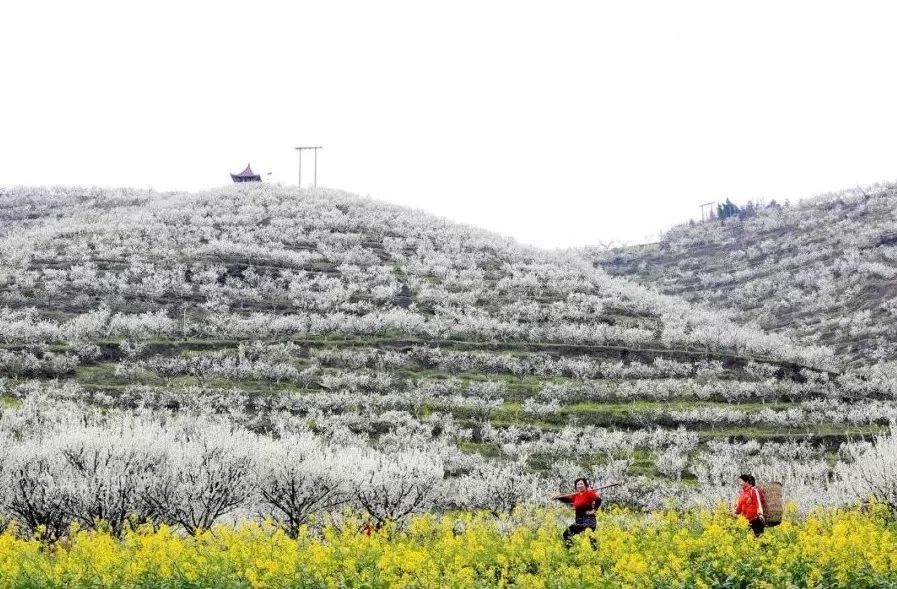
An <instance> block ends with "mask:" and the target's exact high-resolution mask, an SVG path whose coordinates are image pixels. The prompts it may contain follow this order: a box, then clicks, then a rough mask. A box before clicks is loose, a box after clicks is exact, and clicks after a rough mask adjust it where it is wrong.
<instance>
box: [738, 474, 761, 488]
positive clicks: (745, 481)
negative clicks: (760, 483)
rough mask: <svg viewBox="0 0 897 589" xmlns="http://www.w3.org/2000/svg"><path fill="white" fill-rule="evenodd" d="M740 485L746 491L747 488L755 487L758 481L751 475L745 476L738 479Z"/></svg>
mask: <svg viewBox="0 0 897 589" xmlns="http://www.w3.org/2000/svg"><path fill="white" fill-rule="evenodd" d="M738 484H740V485H741V488H742V489H744V488H745V487H753V486H754V485H756V484H757V479H755V478H754V477H753V476H751V475H749V474H743V475H741V476H740V477H738Z"/></svg>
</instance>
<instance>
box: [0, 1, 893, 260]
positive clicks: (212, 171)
mask: <svg viewBox="0 0 897 589" xmlns="http://www.w3.org/2000/svg"><path fill="white" fill-rule="evenodd" d="M890 6H891V5H889V3H881V4H871V3H862V2H849V3H847V2H840V3H826V2H808V3H784V2H750V3H748V2H722V1H718V0H717V1H711V2H608V3H598V2H582V3H565V2H543V3H530V2H520V1H518V2H507V3H505V2H486V1H484V0H480V1H477V2H464V1H459V0H452V1H451V2H442V3H435V2H424V1H416V2H403V3H393V2H380V1H378V2H357V3H347V2H339V1H321V2H248V1H244V2H239V3H233V2H221V1H218V2H207V3H206V2H189V1H187V0H181V1H179V2H167V1H153V2H142V3H140V4H139V5H138V3H136V2H120V1H119V2H93V1H88V0H79V1H78V2H69V1H66V2H42V1H31V2H9V3H7V4H5V5H4V7H3V10H2V16H0V56H2V64H3V68H2V78H0V80H2V81H0V108H2V113H3V115H4V120H3V123H2V127H0V166H2V172H0V185H6V186H9V185H18V184H27V185H41V184H43V185H49V184H67V185H73V184H79V185H102V186H134V187H149V186H152V187H154V188H156V189H159V190H175V189H178V190H197V189H202V188H209V187H214V186H218V185H222V184H226V183H229V182H230V179H229V177H228V175H227V174H228V173H229V172H239V171H241V170H242V169H243V167H244V166H245V165H246V162H247V161H251V162H252V166H253V169H254V170H255V171H256V172H258V173H261V174H262V175H263V176H264V175H265V174H266V173H267V172H271V178H272V179H273V180H274V181H276V182H284V183H295V182H296V180H297V156H296V153H295V152H294V151H293V147H294V146H295V145H323V146H324V150H323V151H321V152H320V153H319V161H318V165H319V168H318V183H319V185H323V186H330V187H334V188H342V189H345V190H349V191H352V192H356V193H359V194H363V195H370V196H372V197H374V198H378V199H383V200H387V201H391V202H395V203H399V204H405V205H410V206H413V207H416V208H421V209H424V210H427V211H430V212H433V213H436V214H439V215H443V216H447V217H450V218H453V219H456V220H459V221H462V222H465V223H470V224H473V225H478V226H481V227H484V228H488V229H492V230H495V231H498V232H501V233H503V234H507V235H512V236H514V237H516V238H518V239H519V240H520V241H523V242H527V243H532V244H535V245H540V246H572V245H582V244H589V243H597V242H606V241H609V240H623V241H625V242H628V243H636V242H641V241H645V240H653V239H655V238H656V236H657V231H658V230H660V229H664V228H667V227H669V226H670V225H672V224H675V223H677V222H681V221H684V220H686V219H688V218H691V217H698V216H699V215H700V212H699V209H698V204H699V203H703V202H706V201H710V200H719V199H724V198H725V197H727V196H728V197H730V198H732V200H733V201H735V202H738V203H741V202H743V201H746V200H747V199H749V198H751V199H757V198H762V199H766V200H769V199H772V198H776V199H780V200H781V199H785V198H790V199H791V200H792V201H794V200H797V199H799V198H801V197H806V196H812V195H815V194H818V193H820V192H825V191H829V190H836V189H841V188H850V187H853V186H856V185H857V184H868V183H873V182H878V181H888V180H893V179H895V178H897V78H895V75H894V74H895V70H894V63H895V57H897V35H895V34H894V30H893V27H894V23H895V22H897V18H895V17H897V14H895V12H897V9H894V8H891V7H890ZM312 164H313V159H312V157H311V154H310V153H307V154H306V155H305V156H303V184H306V183H310V182H311V180H312V168H313V166H312Z"/></svg>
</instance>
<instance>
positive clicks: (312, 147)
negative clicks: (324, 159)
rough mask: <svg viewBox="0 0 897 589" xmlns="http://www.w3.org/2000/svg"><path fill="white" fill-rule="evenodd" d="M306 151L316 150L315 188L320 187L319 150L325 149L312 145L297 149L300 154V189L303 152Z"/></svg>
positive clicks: (300, 185) (300, 186) (300, 184)
mask: <svg viewBox="0 0 897 589" xmlns="http://www.w3.org/2000/svg"><path fill="white" fill-rule="evenodd" d="M304 149H314V150H315V188H317V187H318V150H319V149H324V148H323V147H321V146H320V145H312V146H306V147H297V148H296V151H298V152H299V188H302V150H304Z"/></svg>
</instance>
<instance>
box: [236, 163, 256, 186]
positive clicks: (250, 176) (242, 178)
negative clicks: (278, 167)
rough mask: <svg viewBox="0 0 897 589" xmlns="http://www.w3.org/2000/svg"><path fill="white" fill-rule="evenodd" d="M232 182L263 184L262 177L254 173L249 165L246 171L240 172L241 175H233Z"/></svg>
mask: <svg viewBox="0 0 897 589" xmlns="http://www.w3.org/2000/svg"><path fill="white" fill-rule="evenodd" d="M230 177H231V180H233V181H234V182H261V181H262V177H261V176H259V175H258V174H256V173H254V172H253V171H252V168H250V167H249V164H246V169H245V170H243V171H242V172H240V173H239V174H231V175H230Z"/></svg>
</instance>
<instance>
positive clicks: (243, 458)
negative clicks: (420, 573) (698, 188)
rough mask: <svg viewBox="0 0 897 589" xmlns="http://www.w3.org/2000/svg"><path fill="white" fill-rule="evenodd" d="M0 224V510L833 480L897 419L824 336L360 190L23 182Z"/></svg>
mask: <svg viewBox="0 0 897 589" xmlns="http://www.w3.org/2000/svg"><path fill="white" fill-rule="evenodd" d="M0 228H2V231H3V236H2V240H0V252H2V255H0V341H2V342H3V343H2V347H0V443H2V444H3V446H4V448H9V449H10V450H9V452H8V453H7V454H6V455H5V456H4V458H3V459H2V461H0V477H5V478H3V479H2V480H3V481H4V484H3V485H2V486H0V516H2V514H4V513H6V514H10V515H11V516H12V517H15V518H17V519H19V520H20V521H23V522H25V523H26V525H27V526H30V527H32V528H34V529H37V526H38V523H40V522H41V521H43V523H44V525H49V524H47V521H50V522H51V523H53V525H57V526H59V525H64V524H65V523H66V522H67V521H71V520H73V519H75V520H78V521H82V522H92V521H93V519H92V518H93V517H96V516H97V512H98V511H99V512H102V514H105V515H102V517H104V518H106V517H108V515H109V509H110V508H109V506H108V505H107V503H109V502H111V503H113V504H115V505H117V506H118V511H116V512H115V513H117V514H119V516H120V517H124V516H123V515H122V514H125V513H129V512H134V511H136V512H139V513H141V514H143V515H145V516H147V517H155V518H156V519H162V520H165V521H171V522H172V523H176V524H178V525H181V526H183V527H184V528H187V529H197V528H201V527H205V526H207V525H208V524H209V523H210V522H212V521H215V520H216V519H218V518H220V517H223V516H225V515H233V514H234V513H238V512H244V513H251V514H256V515H257V514H267V515H270V516H272V517H274V518H275V519H279V520H281V521H285V522H287V523H288V525H290V526H293V528H291V529H294V528H295V525H298V523H297V522H301V521H303V518H305V517H307V516H308V513H309V512H312V511H316V510H326V509H328V508H332V507H334V506H336V505H342V504H344V503H346V502H353V503H355V504H356V505H357V506H359V508H361V509H364V510H366V511H368V512H369V513H370V514H371V515H372V516H373V517H375V518H376V519H378V520H385V519H396V518H401V517H404V516H405V515H407V514H408V513H410V512H413V511H420V510H423V509H428V508H431V507H437V508H448V507H465V506H482V507H487V508H490V509H493V510H497V511H500V510H506V509H509V508H510V507H512V506H513V505H515V504H517V503H520V502H525V501H529V500H536V499H538V498H540V497H545V496H546V495H548V494H549V493H552V492H554V491H556V490H557V489H559V488H563V487H565V486H566V485H568V484H569V481H570V480H572V477H573V476H574V475H576V474H579V473H583V472H586V473H589V474H591V475H592V476H593V478H596V479H598V480H599V481H608V480H611V479H617V478H625V479H626V480H627V481H628V483H627V486H626V487H624V488H623V490H622V491H620V492H618V494H617V498H618V499H619V500H625V501H627V502H632V503H636V504H639V505H649V504H650V505H654V504H658V503H659V502H662V501H663V500H664V498H665V497H670V496H673V497H680V496H681V489H682V487H683V486H689V487H695V488H699V489H700V490H701V493H698V494H696V495H692V496H693V497H697V498H699V499H703V498H707V497H715V496H718V495H720V494H729V493H730V489H729V488H728V487H730V486H731V481H732V478H733V477H734V476H736V475H737V474H738V473H739V472H741V471H742V470H744V469H748V468H750V469H753V470H755V471H758V472H761V473H763V474H765V476H768V477H775V478H777V479H781V480H785V481H786V482H788V483H789V485H790V488H791V490H792V492H793V493H794V494H795V496H796V497H807V498H808V499H807V500H808V501H818V500H823V499H824V500H827V501H836V500H837V499H838V498H839V497H842V496H843V489H842V488H841V487H838V486H837V485H834V484H833V483H832V480H835V479H833V478H832V477H833V476H835V475H837V474H838V473H839V472H840V473H843V472H844V468H846V465H848V464H850V462H851V461H852V460H854V459H855V458H856V456H855V455H854V454H853V453H852V451H851V450H849V448H850V446H843V447H842V446H841V444H842V443H843V442H846V441H848V440H850V439H851V438H853V437H856V436H862V435H868V434H872V433H877V432H880V431H882V430H883V429H884V428H885V427H886V425H887V424H888V423H889V422H891V421H893V420H895V419H897V405H895V402H894V397H895V391H894V390H893V389H890V388H887V387H886V386H884V385H883V384H882V382H881V381H876V380H870V379H869V378H866V377H861V376H857V375H854V374H852V373H842V371H841V366H840V365H839V363H838V362H837V359H836V358H833V357H831V355H829V354H828V353H827V352H826V350H824V349H822V348H818V347H813V346H806V345H800V346H799V345H795V344H793V343H792V342H791V341H790V340H788V339H787V338H786V337H784V336H782V335H775V334H773V335H770V334H766V333H763V332H762V331H760V330H758V329H756V328H753V327H746V326H741V325H738V324H737V323H734V322H731V321H729V320H727V319H725V318H722V317H721V316H720V314H719V313H714V312H709V311H707V310H704V309H701V308H696V307H692V306H690V305H689V304H687V303H685V302H683V301H682V300H680V299H676V298H672V297H669V296H666V295H662V294H657V293H655V292H652V291H651V290H648V289H646V288H643V287H641V286H637V285H635V284H634V283H631V282H627V281H625V280H623V279H620V278H613V277H610V276H608V275H607V274H605V273H604V271H602V270H601V269H600V268H596V267H595V266H594V265H593V263H592V262H591V261H589V260H588V259H586V258H584V257H582V256H580V255H579V254H574V253H568V252H563V253H561V252H545V251H540V250H536V249H532V248H527V247H523V246H520V245H518V244H516V243H514V242H513V241H511V240H508V239H505V238H502V237H499V236H497V235H494V234H490V233H487V232H484V231H481V230H478V229H475V228H472V227H466V226H460V225H457V224H453V223H450V222H447V221H444V220H441V219H437V218H434V217H431V216H428V215H426V214H424V213H421V212H418V211H412V210H408V209H403V208H399V207H394V206H389V205H386V204H383V203H379V202H375V201H371V200H367V199H362V198H358V197H355V196H352V195H349V194H345V193H340V192H335V191H326V190H318V191H297V190H291V189H287V188H281V187H272V186H268V185H258V186H236V187H230V188H227V189H220V190H216V191H211V192H206V193H200V194H180V193H171V194H158V193H151V192H139V191H102V190H83V189H61V188H59V189H24V188H20V189H7V190H4V191H2V192H0ZM86 457H91V458H90V459H87V458H86ZM197 473H200V474H197ZM835 478H836V479H837V476H835ZM837 480H840V479H837ZM17 481H26V482H27V484H25V485H22V484H19V483H18V482H17ZM660 481H664V483H663V484H659V482H660ZM29 485H30V486H29ZM124 487H126V488H127V490H128V491H127V492H125V491H122V488H124ZM116 489H117V491H116V493H113V492H112V490H116ZM297 489H298V491H297ZM321 489H325V490H328V492H329V493H330V494H326V496H324V497H319V496H318V495H315V494H314V493H315V492H318V493H319V492H320V490H321ZM446 489H451V490H452V491H451V492H446ZM821 489H824V490H821ZM299 491H302V493H312V494H313V495H314V497H310V496H306V495H302V493H300V492H299ZM103 493H106V494H110V493H112V495H108V496H107V495H103ZM297 493H298V495H297ZM802 493H805V494H804V495H802ZM826 493H830V494H829V495H826ZM57 494H58V495H61V496H64V497H68V499H66V501H69V502H70V503H66V505H69V507H66V508H65V509H63V508H59V509H60V510H62V512H64V514H68V515H65V516H64V517H63V516H59V517H56V518H55V519H54V518H51V517H50V516H49V515H46V514H45V515H46V517H44V520H41V519H40V518H39V517H36V516H33V514H32V515H31V516H26V515H23V511H22V510H23V509H26V508H27V506H29V505H32V504H33V497H34V496H40V497H43V498H44V499H46V500H47V501H49V499H47V498H48V497H55V496H56V495H57ZM210 496H212V497H214V500H210V499H209V497H210ZM98 497H100V498H103V500H99V499H98ZM285 497H286V498H285ZM29 498H30V499H29ZM26 499H28V500H26ZM312 499H313V500H312ZM29 501H30V503H29ZM54 505H55V504H52V503H47V504H46V505H45V506H44V512H53V509H56V507H54ZM23 506H25V507H23ZM72 506H74V507H72ZM26 511H27V509H26ZM44 512H41V513H44ZM42 517H43V516H42ZM67 518H68V519H67ZM78 518H80V519H78ZM45 520H46V521H45ZM35 522H37V523H35ZM85 525H87V523H86V524H85Z"/></svg>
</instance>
